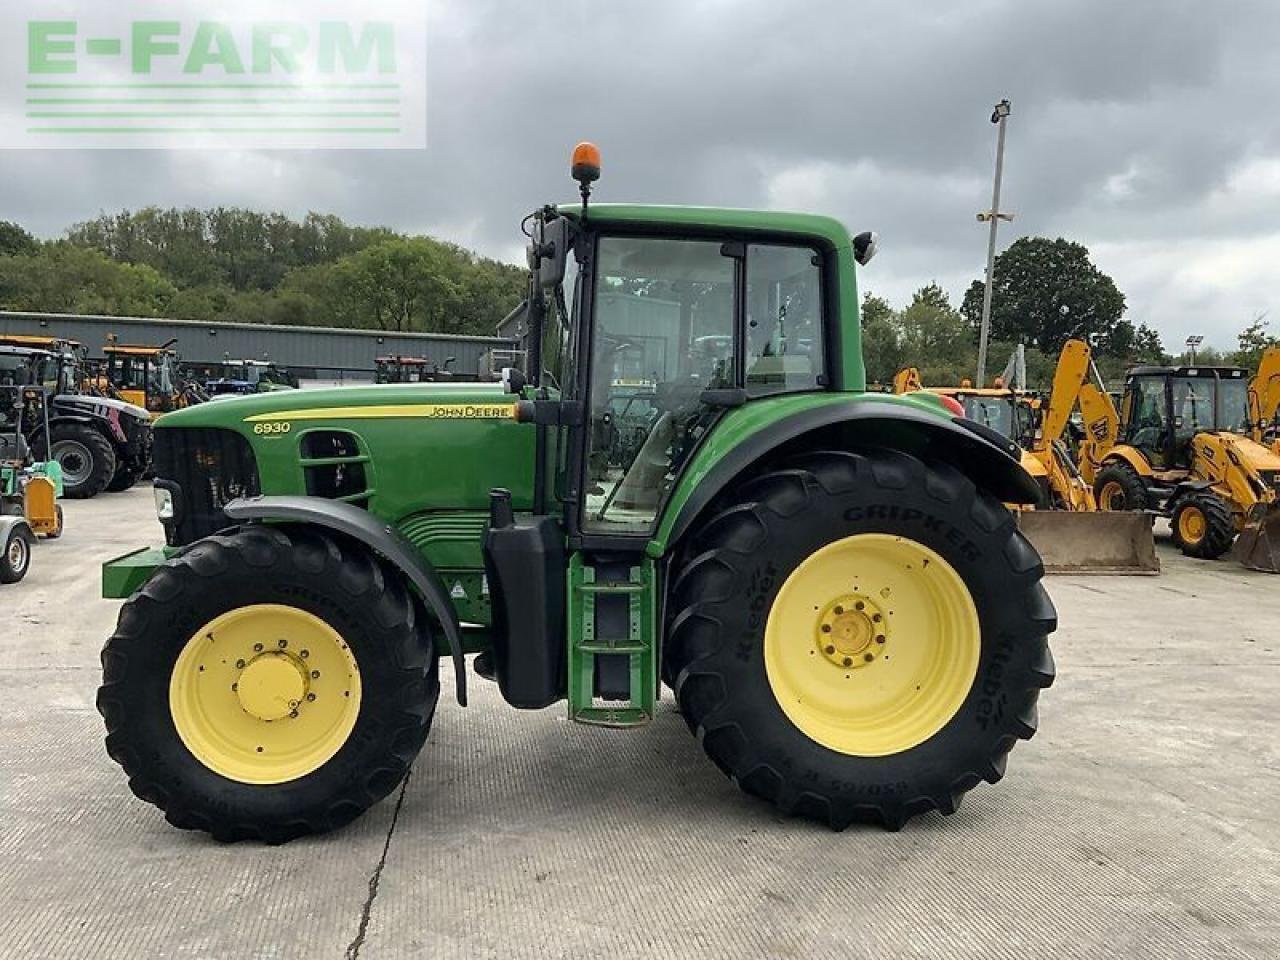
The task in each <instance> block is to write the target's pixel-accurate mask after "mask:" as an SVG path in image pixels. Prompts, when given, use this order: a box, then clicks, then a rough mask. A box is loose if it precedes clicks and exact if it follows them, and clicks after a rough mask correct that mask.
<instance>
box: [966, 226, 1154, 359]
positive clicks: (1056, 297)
mask: <svg viewBox="0 0 1280 960" xmlns="http://www.w3.org/2000/svg"><path fill="white" fill-rule="evenodd" d="M982 299H983V283H982V282H981V281H978V280H975V281H974V282H973V284H972V285H970V287H969V289H968V290H967V291H966V292H965V296H964V302H963V304H962V306H961V308H960V311H961V313H962V314H963V315H964V317H965V319H966V320H967V321H968V322H969V324H970V325H971V326H973V327H974V328H975V329H976V328H977V326H978V324H979V322H980V321H981V317H982ZM1124 310H1125V299H1124V294H1122V293H1121V292H1120V290H1119V289H1118V288H1117V287H1116V285H1115V281H1113V280H1112V279H1111V278H1110V277H1109V276H1107V275H1106V274H1105V273H1103V272H1102V271H1101V270H1099V269H1098V268H1097V267H1096V266H1094V264H1093V262H1092V261H1091V260H1090V259H1089V251H1088V250H1087V249H1086V248H1085V247H1084V246H1083V245H1082V244H1079V243H1073V242H1071V241H1069V240H1064V239H1062V238H1058V239H1056V240H1050V239H1049V238H1047V237H1023V238H1021V239H1019V240H1016V241H1014V242H1013V244H1011V245H1010V246H1009V248H1008V249H1007V250H1005V251H1004V252H1003V253H1002V254H1000V256H998V257H996V262H995V276H994V285H993V289H992V299H991V336H992V337H993V338H994V339H998V340H1007V341H1010V342H1014V343H1017V342H1023V343H1026V344H1028V345H1031V346H1035V347H1039V348H1040V349H1041V350H1043V351H1045V352H1046V353H1050V354H1056V353H1057V352H1058V351H1059V350H1060V349H1061V348H1062V345H1063V344H1064V343H1065V342H1066V341H1067V340H1069V339H1071V338H1072V337H1079V338H1082V339H1087V340H1089V341H1090V342H1091V343H1093V345H1094V347H1095V349H1096V350H1097V351H1099V352H1102V353H1105V354H1110V355H1112V356H1124V355H1125V354H1127V353H1128V352H1129V350H1130V349H1132V348H1133V346H1134V336H1135V331H1134V329H1133V325H1132V324H1130V323H1129V322H1128V321H1127V320H1125V319H1124Z"/></svg>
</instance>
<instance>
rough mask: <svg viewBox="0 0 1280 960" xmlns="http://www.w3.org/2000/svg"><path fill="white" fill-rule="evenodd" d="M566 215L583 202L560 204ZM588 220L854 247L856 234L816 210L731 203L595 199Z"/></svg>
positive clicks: (575, 213) (574, 214) (577, 212)
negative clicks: (747, 207) (743, 207)
mask: <svg viewBox="0 0 1280 960" xmlns="http://www.w3.org/2000/svg"><path fill="white" fill-rule="evenodd" d="M556 209H557V210H559V212H560V213H561V214H563V215H564V216H566V217H571V218H573V219H575V220H581V219H582V206H581V205H580V204H577V203H569V204H562V205H560V206H558V207H557V208H556ZM587 222H588V223H589V224H592V225H593V226H597V227H604V228H606V229H609V228H614V229H622V230H626V229H638V230H644V229H646V228H649V229H652V228H655V227H674V228H677V229H678V228H680V227H686V228H689V229H691V230H694V231H704V230H705V231H715V230H723V231H729V232H733V233H766V234H791V235H793V236H797V237H804V238H812V239H819V240H823V241H826V243H828V244H830V245H831V246H832V247H837V248H842V247H851V246H852V245H853V238H852V236H851V235H850V233H849V231H848V229H847V228H846V227H845V226H844V224H842V223H841V222H840V221H839V220H836V219H834V218H832V217H824V216H821V215H819V214H813V213H787V212H783V211H778V210H738V209H734V208H730V207H684V206H662V205H655V204H630V203H593V204H591V206H590V208H589V209H588V211H587Z"/></svg>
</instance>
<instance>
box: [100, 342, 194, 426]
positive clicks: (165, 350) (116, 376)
mask: <svg viewBox="0 0 1280 960" xmlns="http://www.w3.org/2000/svg"><path fill="white" fill-rule="evenodd" d="M175 342H176V341H173V340H170V341H169V342H168V343H165V344H163V345H161V346H158V347H152V346H131V345H127V344H116V343H114V342H113V343H109V344H107V346H105V347H103V348H102V352H103V354H104V355H105V356H106V367H105V375H106V378H107V382H108V383H109V384H110V385H111V387H112V389H113V390H114V391H115V392H116V393H117V394H118V395H119V397H120V399H122V400H124V401H126V402H127V403H132V404H133V405H134V406H137V407H143V408H145V409H147V410H150V411H151V412H152V413H166V412H168V411H170V410H174V409H177V408H178V407H180V406H186V404H187V396H186V392H185V391H184V390H183V385H182V379H181V374H180V372H179V362H180V361H179V357H178V354H177V352H176V351H175V350H173V349H171V348H172V346H173V344H174V343H175Z"/></svg>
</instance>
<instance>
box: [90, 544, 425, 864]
mask: <svg viewBox="0 0 1280 960" xmlns="http://www.w3.org/2000/svg"><path fill="white" fill-rule="evenodd" d="M102 664H103V683H102V687H101V688H100V689H99V691H98V710H99V711H100V712H101V713H102V716H103V718H104V719H105V720H106V726H107V752H108V753H109V754H110V756H111V757H112V759H114V760H115V761H116V762H117V763H119V764H120V765H121V766H122V767H123V768H124V770H125V772H126V773H127V774H128V775H129V786H130V788H131V789H132V790H133V792H134V793H135V794H137V795H138V796H139V797H140V798H142V799H143V800H146V801H147V802H149V803H152V804H155V805H156V806H157V807H159V808H160V809H161V810H163V811H164V813H165V817H166V818H167V819H168V820H169V822H170V823H172V824H173V825H174V826H176V827H181V828H183V829H197V830H204V831H206V832H208V833H210V834H212V835H213V836H214V837H215V838H216V839H218V840H227V841H231V840H241V839H246V838H252V839H258V840H262V841H265V842H267V843H282V842H284V841H287V840H291V839H293V838H294V837H298V836H301V835H303V834H308V833H323V832H324V831H326V830H332V829H334V828H336V827H340V826H342V825H343V824H346V823H348V822H349V821H351V820H354V819H355V818H356V817H358V816H359V815H360V814H361V813H363V812H364V811H365V810H366V809H367V808H368V807H370V806H372V805H373V804H374V803H376V802H377V801H378V800H380V799H382V798H383V797H385V796H386V795H387V794H388V793H390V792H391V791H392V790H394V789H395V787H396V786H397V785H398V784H399V783H400V782H401V781H402V780H403V779H404V778H405V776H406V775H407V774H408V771H409V767H410V765H411V764H412V763H413V759H414V757H415V756H416V755H417V753H418V750H419V748H421V746H422V743H423V741H424V740H425V739H426V736H427V730H428V727H429V726H430V723H431V717H432V713H433V711H434V709H435V705H436V701H437V699H438V697H439V693H440V684H439V681H438V679H437V661H436V657H435V655H434V651H433V648H432V644H431V641H430V639H429V637H428V636H427V634H426V632H425V625H424V624H423V623H422V620H421V614H420V612H419V608H418V605H417V603H416V601H414V600H413V598H412V597H411V596H410V594H409V593H408V591H407V590H406V589H405V586H404V584H403V582H402V580H401V577H400V575H399V573H398V572H396V571H395V570H393V569H391V568H390V567H388V566H387V565H385V564H384V563H382V562H381V561H379V560H378V559H376V558H375V557H373V556H372V555H370V554H369V553H368V552H367V551H365V550H364V549H363V548H362V547H359V546H357V545H354V544H352V543H349V542H346V541H340V540H338V539H335V538H332V537H330V536H329V535H327V534H325V533H322V532H317V531H314V530H311V529H308V528H301V527H279V526H273V527H260V526H252V527H246V528H243V529H240V530H238V531H231V532H228V533H222V534H218V535H216V536H213V537H209V538H207V539H205V540H201V541H198V542H197V543H195V544H193V545H192V546H191V547H189V548H188V549H187V550H185V551H183V552H182V553H180V554H178V555H177V556H175V557H173V558H172V559H171V560H169V561H168V562H167V563H166V564H165V565H164V566H163V567H161V568H160V569H159V570H157V571H156V573H155V574H154V575H153V576H152V577H151V579H150V580H148V581H147V583H146V584H145V585H144V586H143V587H142V588H141V590H139V591H138V592H137V593H136V594H134V595H133V597H131V598H130V599H129V601H128V602H127V603H125V605H124V607H123V608H122V609H121V611H120V617H119V622H118V624H117V626H116V632H115V634H114V635H113V636H112V637H111V639H110V640H108V641H107V645H106V648H105V649H104V650H103V653H102Z"/></svg>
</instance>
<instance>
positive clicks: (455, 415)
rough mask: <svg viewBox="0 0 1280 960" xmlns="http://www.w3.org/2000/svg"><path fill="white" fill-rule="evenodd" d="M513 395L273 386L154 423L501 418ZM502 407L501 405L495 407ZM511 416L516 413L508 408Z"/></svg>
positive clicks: (464, 389) (447, 386)
mask: <svg viewBox="0 0 1280 960" xmlns="http://www.w3.org/2000/svg"><path fill="white" fill-rule="evenodd" d="M515 402H516V398H515V397H514V396H512V395H511V394H508V393H505V392H504V391H503V388H502V384H500V383H413V384H378V385H372V384H371V385H369V386H360V387H331V388H327V389H323V390H277V391H271V392H269V393H255V394H250V395H247V396H241V397H235V396H233V397H228V398H226V399H220V400H219V401H218V402H217V403H202V404H198V405H196V406H193V407H187V408H185V409H183V410H176V411H174V412H173V413H167V414H165V415H164V416H163V417H162V418H161V419H160V421H159V422H158V423H157V426H158V427H160V428H162V429H163V428H165V427H224V428H230V429H235V430H241V431H245V430H246V427H247V428H248V430H249V431H251V430H252V424H254V423H262V422H266V421H270V420H280V421H286V420H287V421H290V422H299V423H301V422H307V423H315V422H317V421H344V420H377V419H414V418H419V417H420V418H425V419H464V420H465V419H490V420H491V419H501V418H502V416H501V415H500V414H505V408H507V407H510V408H511V410H512V411H514V408H515ZM498 407H501V408H503V410H502V411H499V410H497V409H495V408H498ZM508 415H511V416H513V415H514V414H508Z"/></svg>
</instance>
